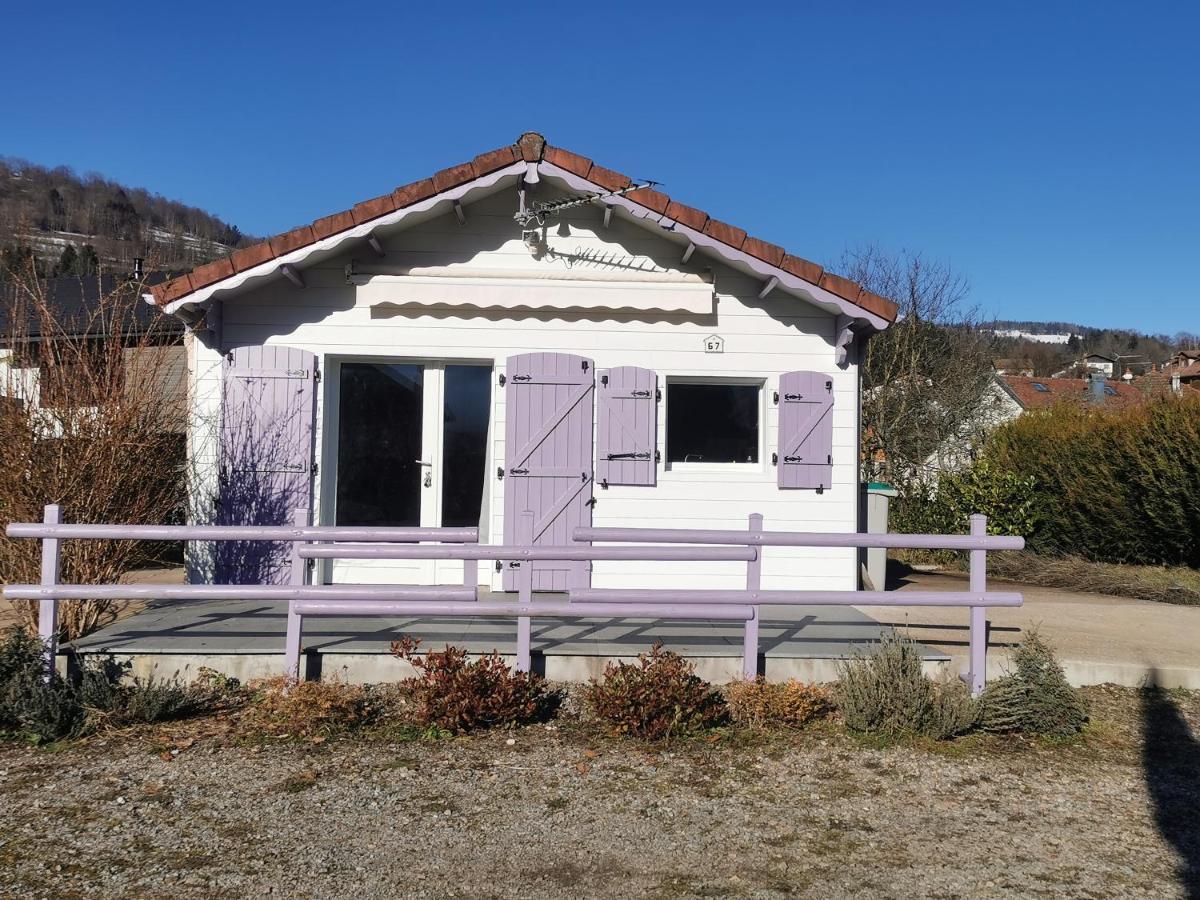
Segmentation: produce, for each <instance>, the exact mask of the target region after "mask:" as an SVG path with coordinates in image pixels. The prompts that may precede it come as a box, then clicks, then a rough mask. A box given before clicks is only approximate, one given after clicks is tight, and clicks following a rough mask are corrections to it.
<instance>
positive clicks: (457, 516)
mask: <svg viewBox="0 0 1200 900" xmlns="http://www.w3.org/2000/svg"><path fill="white" fill-rule="evenodd" d="M491 395H492V370H491V369H489V368H487V367H486V366H446V399H445V405H444V412H443V414H442V422H443V433H442V441H443V445H444V446H443V448H442V525H443V526H445V527H447V528H453V527H460V526H476V525H478V524H479V514H480V511H481V509H482V507H483V481H484V466H485V465H486V464H487V434H488V407H489V405H490V401H491Z"/></svg>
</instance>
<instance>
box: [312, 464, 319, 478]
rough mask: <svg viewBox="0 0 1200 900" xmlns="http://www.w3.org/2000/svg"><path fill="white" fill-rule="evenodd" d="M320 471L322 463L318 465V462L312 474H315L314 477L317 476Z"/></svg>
mask: <svg viewBox="0 0 1200 900" xmlns="http://www.w3.org/2000/svg"><path fill="white" fill-rule="evenodd" d="M320 471H321V464H320V463H316V462H315V463H313V466H312V473H313V475H316V474H317V473H318V472H320Z"/></svg>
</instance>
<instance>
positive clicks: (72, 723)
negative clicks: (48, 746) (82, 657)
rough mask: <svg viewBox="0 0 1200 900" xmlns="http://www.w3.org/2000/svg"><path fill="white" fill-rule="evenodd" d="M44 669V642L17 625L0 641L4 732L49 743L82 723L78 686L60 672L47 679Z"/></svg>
mask: <svg viewBox="0 0 1200 900" xmlns="http://www.w3.org/2000/svg"><path fill="white" fill-rule="evenodd" d="M44 672H45V670H44V669H43V645H42V642H41V641H40V640H39V639H38V638H36V637H34V636H33V635H31V634H28V633H26V632H25V631H24V629H20V628H17V629H14V630H13V631H12V632H11V633H10V634H9V636H8V637H7V638H6V639H5V640H4V643H3V644H0V732H3V733H4V734H7V735H11V736H16V737H21V738H24V739H27V740H31V741H33V742H35V743H47V742H49V741H55V740H58V739H60V738H64V737H68V736H70V735H72V734H74V733H75V732H76V731H77V730H78V729H80V728H81V727H82V725H83V721H84V713H83V707H82V706H81V705H80V703H79V698H78V696H77V695H76V692H75V690H74V689H73V688H72V686H71V685H69V684H67V683H66V682H64V681H63V680H62V679H60V678H59V677H58V676H57V675H55V676H54V677H52V678H51V679H50V680H46V678H45V674H44Z"/></svg>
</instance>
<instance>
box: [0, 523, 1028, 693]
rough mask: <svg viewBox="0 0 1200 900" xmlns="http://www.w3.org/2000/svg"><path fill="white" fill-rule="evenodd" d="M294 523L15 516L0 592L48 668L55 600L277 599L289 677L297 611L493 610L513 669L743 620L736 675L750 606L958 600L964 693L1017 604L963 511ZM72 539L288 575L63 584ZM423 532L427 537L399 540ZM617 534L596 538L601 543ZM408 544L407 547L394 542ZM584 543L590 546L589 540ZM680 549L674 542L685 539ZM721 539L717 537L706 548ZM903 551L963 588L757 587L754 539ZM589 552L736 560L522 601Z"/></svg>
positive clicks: (980, 528)
mask: <svg viewBox="0 0 1200 900" xmlns="http://www.w3.org/2000/svg"><path fill="white" fill-rule="evenodd" d="M294 522H295V524H294V525H290V526H288V525H258V526H255V525H216V526H210V525H195V526H191V525H174V526H165V525H164V526H160V525H86V524H81V525H65V524H62V523H61V514H60V511H59V508H58V507H57V506H47V507H46V511H45V520H44V521H43V522H41V523H13V524H11V525H9V526H8V529H7V534H8V536H9V537H19V538H36V539H39V540H41V541H42V571H41V583H40V584H36V585H20V584H15V585H8V586H7V587H5V588H4V594H5V596H6V597H8V598H10V599H14V600H36V601H39V604H40V608H39V633H40V635H41V638H42V640H43V642H44V643H45V645H46V654H47V656H46V659H47V667H48V670H47V671H48V674H49V672H50V671H52V669H53V665H54V657H55V653H56V650H57V647H56V633H57V619H58V602H59V601H60V600H80V599H89V598H98V599H99V598H107V599H139V598H145V599H160V600H180V601H186V600H235V599H251V598H255V599H262V600H272V601H280V602H284V601H286V602H287V603H288V622H287V637H286V642H285V666H286V671H287V673H288V675H289V676H290V677H293V678H295V677H298V676H299V666H300V650H301V639H302V630H303V618H304V617H305V616H314V615H351V616H357V615H403V616H423V615H436V616H449V617H465V616H503V617H513V618H516V620H517V648H516V649H517V653H516V656H517V668H518V669H520V670H524V671H528V669H529V668H530V662H531V659H530V656H531V651H530V643H531V642H530V620H531V619H532V618H535V617H551V618H609V617H618V618H622V617H628V618H659V619H697V620H710V621H741V622H743V623H744V638H743V674H744V675H745V676H746V677H747V678H753V677H755V676H757V675H758V644H759V640H758V629H759V615H760V613H759V607H760V606H761V605H764V604H767V605H831V606H849V605H864V604H865V605H878V606H939V607H942V606H962V607H968V608H969V609H970V664H969V668H968V670H967V672H966V673H965V674H964V675H963V677H964V679H965V680H966V681H967V683H968V684H969V685H970V687H971V690H972V692H973V693H978V692H979V691H981V690H982V689H983V686H984V683H985V678H986V663H987V619H986V608H987V607H989V606H1019V605H1021V603H1022V597H1021V595H1020V594H1017V593H1004V592H991V591H988V590H987V584H986V554H987V551H988V550H1017V549H1021V548H1022V547H1024V543H1025V542H1024V539H1023V538H1019V537H993V536H989V535H988V534H987V520H986V518H985V517H983V516H972V517H971V533H970V534H968V535H901V534H824V533H797V532H783V531H764V530H763V518H762V516H761V515H758V514H754V515H752V516H750V521H749V528H748V529H747V530H746V531H736V530H712V529H645V528H590V527H576V528H575V529H574V533H573V535H572V538H573V539H574V540H575V541H576V543H574V544H572V545H564V546H550V545H542V544H537V543H536V542H535V541H534V539H533V530H534V514H533V512H530V511H527V512H525V513H523V514H522V515H521V516H520V517H519V518H518V522H517V526H518V527H517V535H516V543H515V544H512V545H480V544H478V543H477V541H478V537H479V535H478V530H477V529H474V528H361V527H354V526H310V525H308V524H306V523H307V522H308V510H296V511H295V513H294ZM74 539H110V540H111V539H122V540H156V541H160V540H201V541H273V542H281V541H282V542H290V544H291V553H290V572H289V579H288V581H289V583H287V584H251V585H225V584H215V585H214V584H192V585H125V584H117V585H72V584H60V583H59V559H60V555H59V554H60V542H61V541H63V540H74ZM419 541H427V542H433V543H411V542H419ZM615 541H620V542H623V543H622V544H620V545H611V544H610V545H607V546H606V545H605V542H615ZM398 542H407V543H398ZM592 542H596V543H595V544H593V543H592ZM684 545H686V546H684ZM715 545H719V546H715ZM772 546H775V547H780V546H790V547H848V548H853V547H904V548H934V549H953V550H967V551H969V552H970V556H971V560H970V582H969V586H968V587H969V589H968V590H967V591H946V592H930V591H912V592H904V593H897V592H890V591H791V590H763V589H762V586H761V574H762V553H763V548H765V547H772ZM310 559H421V560H427V559H461V560H463V568H464V571H463V582H462V584H461V585H376V584H342V585H310V584H308V583H307V581H308V579H307V564H308V560H310ZM481 559H484V560H507V561H508V566H509V572H510V573H511V575H510V576H509V577H508V578H506V582H507V583H508V584H511V585H512V586H514V587H515V588H516V591H517V595H518V596H517V600H516V601H515V602H512V601H501V602H496V601H487V602H478V561H479V560H481ZM599 560H646V561H673V560H686V561H711V560H720V561H733V562H745V563H746V587H745V588H744V589H740V590H691V589H661V588H660V589H624V588H569V589H568V590H567V597H568V599H567V600H566V601H539V602H538V603H537V604H536V605H535V604H534V603H533V591H534V581H535V575H534V573H535V567H534V563H535V562H545V561H549V562H557V563H575V562H578V563H585V562H589V561H599Z"/></svg>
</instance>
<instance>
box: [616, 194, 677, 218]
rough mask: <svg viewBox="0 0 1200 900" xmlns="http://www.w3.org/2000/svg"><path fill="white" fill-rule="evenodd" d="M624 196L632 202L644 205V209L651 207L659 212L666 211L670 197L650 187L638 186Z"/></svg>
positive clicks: (669, 203)
mask: <svg viewBox="0 0 1200 900" xmlns="http://www.w3.org/2000/svg"><path fill="white" fill-rule="evenodd" d="M625 196H626V197H628V198H629V199H630V200H632V201H633V202H634V203H638V204H640V205H642V206H644V207H646V209H652V210H654V211H655V212H656V213H659V214H664V213H666V211H667V207H668V206H670V205H671V198H670V197H668V196H667V195H666V194H661V193H659V192H658V191H656V190H653V189H652V188H638V189H637V190H636V191H630V192H629V193H628V194H626V195H625Z"/></svg>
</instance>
